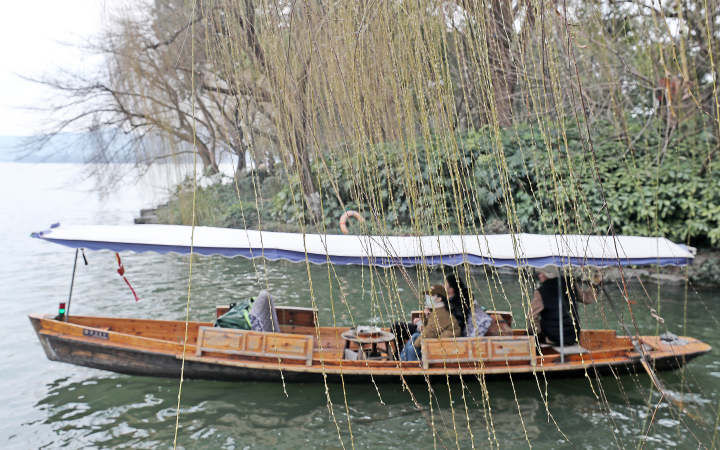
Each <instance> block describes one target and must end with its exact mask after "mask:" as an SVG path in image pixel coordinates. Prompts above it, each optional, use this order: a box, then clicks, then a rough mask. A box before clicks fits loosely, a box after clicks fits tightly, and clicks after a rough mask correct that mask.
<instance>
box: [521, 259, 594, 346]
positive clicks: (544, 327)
mask: <svg viewBox="0 0 720 450" xmlns="http://www.w3.org/2000/svg"><path fill="white" fill-rule="evenodd" d="M538 280H539V281H540V285H539V286H538V288H537V289H536V290H535V293H534V295H533V299H532V302H531V303H530V310H531V316H532V321H533V327H532V328H533V329H531V330H529V331H528V333H529V334H532V332H533V331H534V332H535V333H537V337H538V341H539V342H540V343H541V344H552V345H560V323H561V322H560V317H562V337H563V344H564V345H574V344H575V343H577V337H578V336H579V334H580V321H579V317H578V314H577V303H578V302H582V303H583V304H590V303H595V302H596V295H595V291H594V289H593V288H592V287H590V286H588V287H587V288H585V289H580V287H581V286H580V281H579V280H572V279H571V278H570V277H568V276H566V275H563V276H562V277H560V276H559V273H558V269H557V268H555V267H551V268H543V269H541V270H539V271H538ZM600 281H602V279H600V280H599V281H598V283H599V282H600ZM559 296H560V297H561V298H562V300H561V301H558V297H559ZM561 308H562V311H561Z"/></svg>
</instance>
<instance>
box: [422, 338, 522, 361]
mask: <svg viewBox="0 0 720 450" xmlns="http://www.w3.org/2000/svg"><path fill="white" fill-rule="evenodd" d="M481 361H482V362H505V361H528V363H530V365H532V366H534V365H535V337H534V336H483V337H460V338H443V339H423V341H422V363H423V368H425V369H427V368H428V367H430V364H434V363H461V362H481Z"/></svg>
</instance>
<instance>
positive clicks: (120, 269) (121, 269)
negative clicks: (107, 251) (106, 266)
mask: <svg viewBox="0 0 720 450" xmlns="http://www.w3.org/2000/svg"><path fill="white" fill-rule="evenodd" d="M115 257H116V258H117V262H118V270H117V273H118V275H120V276H121V277H122V279H123V281H125V284H127V285H128V287H129V288H130V292H132V294H133V297H135V301H136V302H139V301H140V298H138V296H137V294H136V293H135V289H133V287H132V285H131V284H130V282H129V281H128V279H127V278H126V277H125V266H123V263H122V261H121V260H120V254H119V253H117V252H116V253H115Z"/></svg>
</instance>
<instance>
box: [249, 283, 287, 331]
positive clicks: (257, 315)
mask: <svg viewBox="0 0 720 450" xmlns="http://www.w3.org/2000/svg"><path fill="white" fill-rule="evenodd" d="M249 315H250V325H251V327H252V329H253V331H270V332H274V333H279V332H280V324H279V323H278V318H277V312H276V311H275V303H273V299H272V297H271V296H270V293H269V292H268V291H266V290H264V289H263V290H262V291H260V293H259V294H258V296H257V298H256V299H255V301H254V302H253V304H252V308H250V314H249Z"/></svg>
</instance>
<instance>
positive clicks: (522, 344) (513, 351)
mask: <svg viewBox="0 0 720 450" xmlns="http://www.w3.org/2000/svg"><path fill="white" fill-rule="evenodd" d="M530 342H531V341H530V340H529V339H528V338H527V337H519V338H518V337H508V338H504V337H503V338H501V339H493V340H492V341H490V348H491V350H490V359H491V360H493V361H519V360H528V359H531V358H530ZM532 342H534V340H533V341H532Z"/></svg>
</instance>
